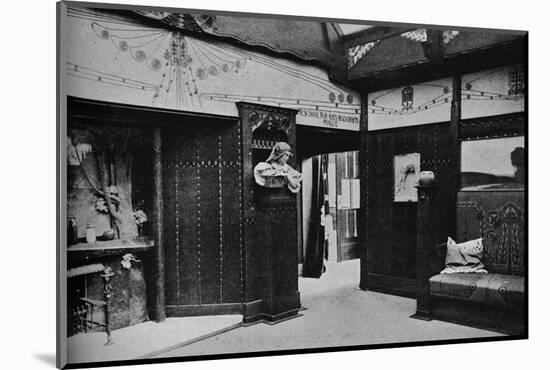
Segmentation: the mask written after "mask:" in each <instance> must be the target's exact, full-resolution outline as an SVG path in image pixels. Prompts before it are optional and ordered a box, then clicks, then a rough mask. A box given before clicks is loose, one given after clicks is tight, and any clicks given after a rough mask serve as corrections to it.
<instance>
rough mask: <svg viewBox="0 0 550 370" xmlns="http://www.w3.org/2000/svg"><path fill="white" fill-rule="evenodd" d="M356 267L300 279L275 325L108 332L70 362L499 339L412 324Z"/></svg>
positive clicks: (404, 306)
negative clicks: (296, 306) (295, 313)
mask: <svg viewBox="0 0 550 370" xmlns="http://www.w3.org/2000/svg"><path fill="white" fill-rule="evenodd" d="M358 282H359V260H353V261H347V262H343V263H336V262H328V264H327V271H326V273H325V274H323V276H322V277H321V278H320V279H309V278H300V280H299V289H300V293H301V301H302V306H303V307H304V308H306V309H305V310H303V311H301V314H302V315H301V316H300V317H297V318H294V319H291V320H288V321H283V322H281V323H279V324H276V325H268V324H264V323H259V324H256V325H251V326H242V316H240V315H227V316H203V317H185V318H168V319H167V320H166V321H165V322H163V323H155V322H145V323H142V324H139V325H134V326H131V327H127V328H123V329H119V330H115V331H113V334H112V341H113V344H111V345H108V346H106V345H105V342H106V335H105V333H103V332H98V333H86V334H78V335H75V336H72V337H70V338H69V340H68V360H69V363H86V362H94V361H113V360H127V359H140V358H155V357H156V358H158V357H172V356H176V357H180V356H195V355H208V354H223V353H242V352H255V351H273V350H285V349H300V348H304V349H305V348H319V347H337V346H350V345H361V344H380V343H399V342H413V341H425V340H438V339H459V338H480V337H492V336H501V335H502V334H499V333H494V332H490V331H485V330H479V329H474V328H470V327H466V326H461V325H455V324H450V323H445V322H441V321H436V320H434V321H430V322H426V321H420V320H415V319H411V318H409V316H410V315H411V314H413V313H414V311H415V307H416V302H415V300H413V299H409V298H402V297H397V296H392V295H387V294H381V293H375V292H365V291H362V290H360V289H358V288H357V284H358Z"/></svg>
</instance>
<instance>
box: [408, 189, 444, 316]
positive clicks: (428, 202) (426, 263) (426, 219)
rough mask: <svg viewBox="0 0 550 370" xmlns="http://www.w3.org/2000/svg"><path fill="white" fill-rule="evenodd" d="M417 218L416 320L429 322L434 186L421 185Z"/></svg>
mask: <svg viewBox="0 0 550 370" xmlns="http://www.w3.org/2000/svg"><path fill="white" fill-rule="evenodd" d="M417 189H418V206H417V217H416V225H417V226H416V313H415V314H414V315H413V317H414V318H419V319H423V320H427V319H428V318H429V317H430V316H431V306H430V287H429V279H430V277H431V276H432V275H433V272H432V270H431V265H432V262H431V261H432V255H433V251H434V248H435V245H436V242H435V239H434V233H433V231H432V229H433V225H434V222H435V223H436V222H437V221H436V220H437V219H438V218H439V217H438V214H437V212H436V204H435V202H436V197H435V196H436V191H437V189H438V188H437V187H436V186H434V185H419V186H418V187H417Z"/></svg>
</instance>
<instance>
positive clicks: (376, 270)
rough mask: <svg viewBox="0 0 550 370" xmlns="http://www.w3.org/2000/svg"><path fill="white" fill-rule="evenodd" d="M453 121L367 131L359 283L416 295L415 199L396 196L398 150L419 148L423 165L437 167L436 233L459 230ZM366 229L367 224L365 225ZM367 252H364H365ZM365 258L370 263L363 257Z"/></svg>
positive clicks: (428, 168)
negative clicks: (437, 212)
mask: <svg viewBox="0 0 550 370" xmlns="http://www.w3.org/2000/svg"><path fill="white" fill-rule="evenodd" d="M455 137H456V136H454V135H453V132H452V126H451V124H450V123H438V124H429V125H421V126H412V127H405V128H399V129H390V130H380V131H369V132H368V133H367V134H366V139H363V144H362V145H363V146H364V145H366V146H367V148H366V152H367V153H368V161H367V163H366V164H364V162H363V166H362V171H365V170H366V171H365V172H364V173H366V176H364V177H362V178H363V179H365V180H364V181H362V185H361V186H362V187H363V192H362V196H363V195H364V194H366V197H365V198H366V199H364V200H363V204H362V208H363V209H365V210H366V212H364V213H363V217H362V221H361V222H362V225H363V227H364V229H363V233H364V236H363V238H364V239H363V240H364V243H363V253H364V255H363V256H364V261H363V263H362V269H361V288H363V289H372V290H379V291H384V292H388V293H393V294H402V295H406V296H414V290H415V281H416V280H415V274H416V270H415V268H416V214H417V203H416V202H409V203H401V202H394V201H393V199H394V156H396V155H399V154H406V153H420V170H421V171H434V173H435V176H436V181H437V185H438V191H437V198H438V199H437V200H436V204H437V205H438V207H439V208H440V209H439V214H440V217H439V218H438V224H437V225H433V227H434V230H436V231H437V233H438V239H441V240H445V238H446V237H447V235H454V234H455V215H456V210H455V209H456V190H457V189H456V184H457V183H458V175H459V163H458V161H457V158H458V153H457V148H458V147H457V145H456V141H455ZM365 229H366V230H365ZM365 253H366V256H365ZM365 261H366V263H365Z"/></svg>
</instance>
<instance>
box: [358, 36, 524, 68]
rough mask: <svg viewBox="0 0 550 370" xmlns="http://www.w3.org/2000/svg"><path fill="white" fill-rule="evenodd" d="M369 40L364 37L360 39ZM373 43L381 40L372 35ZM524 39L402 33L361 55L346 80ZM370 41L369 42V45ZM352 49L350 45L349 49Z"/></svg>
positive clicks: (389, 37)
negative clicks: (375, 40) (376, 39)
mask: <svg viewBox="0 0 550 370" xmlns="http://www.w3.org/2000/svg"><path fill="white" fill-rule="evenodd" d="M365 37H368V30H367V34H366V35H363V39H364V40H365ZM372 37H373V39H375V38H380V37H379V33H375V32H373V33H372ZM522 38H523V36H521V35H517V34H506V33H494V32H479V31H464V30H461V31H457V30H453V29H445V30H441V29H429V28H417V29H411V30H403V31H402V32H400V33H396V34H391V35H389V36H388V37H383V38H380V40H379V42H378V44H377V45H376V46H375V47H374V48H372V49H371V50H369V52H367V53H363V54H362V55H361V57H360V58H356V59H354V60H353V61H354V63H348V78H350V79H357V78H362V77H367V76H370V75H373V74H375V73H380V72H383V71H388V70H393V69H397V68H402V67H405V66H413V65H415V64H420V63H436V64H437V63H441V62H443V61H444V60H447V59H448V58H454V57H458V56H460V55H463V54H465V53H471V52H474V51H477V50H483V49H486V48H489V47H504V46H505V45H509V44H511V43H517V42H520V40H521V39H522ZM373 39H371V40H370V41H372V40H373ZM350 46H353V47H355V45H350V44H349V43H348V47H350Z"/></svg>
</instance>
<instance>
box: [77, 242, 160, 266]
mask: <svg viewBox="0 0 550 370" xmlns="http://www.w3.org/2000/svg"><path fill="white" fill-rule="evenodd" d="M153 246H154V241H153V240H152V239H149V238H145V237H139V238H134V239H114V240H108V241H97V242H95V243H78V244H75V245H71V246H69V247H68V248H67V254H68V257H69V264H70V263H71V262H78V261H87V260H90V259H95V258H99V257H107V256H113V255H121V254H126V253H139V252H146V251H148V250H149V249H151V248H153Z"/></svg>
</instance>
